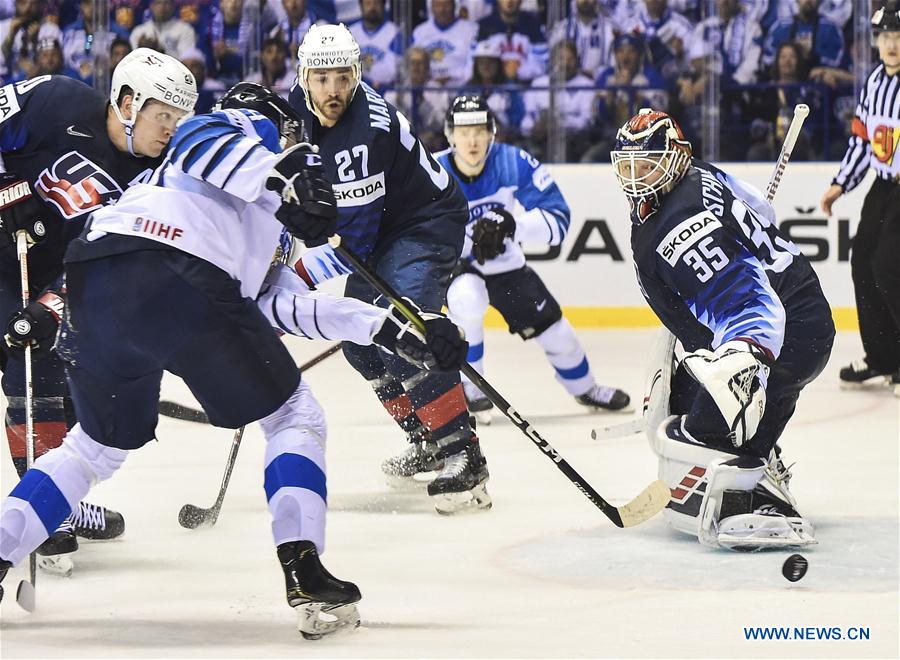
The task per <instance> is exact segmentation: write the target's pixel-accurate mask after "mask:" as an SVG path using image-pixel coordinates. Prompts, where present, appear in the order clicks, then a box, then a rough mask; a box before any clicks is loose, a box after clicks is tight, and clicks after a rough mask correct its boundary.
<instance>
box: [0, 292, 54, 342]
mask: <svg viewBox="0 0 900 660" xmlns="http://www.w3.org/2000/svg"><path fill="white" fill-rule="evenodd" d="M64 309H65V300H64V299H63V298H62V296H60V295H59V294H58V293H56V292H54V291H47V292H46V293H45V294H44V295H42V296H41V297H40V298H38V299H37V300H34V301H32V302H30V303H29V304H28V307H26V308H25V309H21V310H19V311H18V312H14V313H13V314H12V316H10V317H9V321H8V322H7V324H6V337H5V339H6V345H7V346H8V347H9V349H8V350H9V352H10V353H13V354H22V353H24V352H25V347H26V346H31V350H32V351H33V352H34V355H35V357H37V356H40V355H46V354H47V353H49V352H50V349H52V348H53V346H54V344H56V333H57V331H58V330H59V319H60V317H61V316H62V314H63V310H64Z"/></svg>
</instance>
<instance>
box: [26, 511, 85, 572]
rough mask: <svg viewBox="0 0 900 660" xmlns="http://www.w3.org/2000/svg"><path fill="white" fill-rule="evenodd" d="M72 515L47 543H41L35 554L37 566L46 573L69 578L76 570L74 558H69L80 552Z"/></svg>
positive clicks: (61, 524)
mask: <svg viewBox="0 0 900 660" xmlns="http://www.w3.org/2000/svg"><path fill="white" fill-rule="evenodd" d="M72 518H73V516H72V515H69V516H68V517H67V518H66V519H65V520H63V521H62V522H61V523H60V524H59V527H57V528H56V531H55V532H53V533H52V534H51V535H50V538H48V539H47V540H46V541H44V542H43V543H41V544H40V545H39V546H38V547H37V550H35V553H36V554H37V555H38V557H37V565H38V568H40V569H41V570H42V571H44V572H45V573H49V574H51V575H58V576H60V577H69V576H70V575H72V571H73V570H74V568H75V564H74V563H73V562H72V558H71V557H70V556H69V555H71V554H72V553H73V552H75V551H76V550H78V539H77V538H75V528H74V526H73V525H72Z"/></svg>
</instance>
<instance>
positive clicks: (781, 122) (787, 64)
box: [747, 41, 822, 161]
mask: <svg viewBox="0 0 900 660" xmlns="http://www.w3.org/2000/svg"><path fill="white" fill-rule="evenodd" d="M772 82H773V83H776V84H777V85H784V87H774V86H773V87H769V88H767V89H766V90H765V91H762V92H756V93H755V94H754V95H753V97H752V103H751V106H750V119H751V120H752V123H751V127H750V137H751V140H752V141H753V143H752V144H751V145H750V149H749V151H748V152H747V160H751V161H754V160H765V161H772V160H775V159H776V158H777V157H778V153H779V152H780V150H781V144H782V142H784V137H785V134H786V133H787V129H788V126H790V124H791V119H792V117H793V115H794V106H796V105H797V104H798V103H805V104H806V105H808V106H809V107H810V118H809V120H807V121H806V123H805V124H804V125H803V131H802V132H801V133H800V135H799V136H798V138H797V144H796V146H795V147H794V151H793V155H792V156H791V157H792V158H794V159H795V160H810V158H811V156H812V149H811V141H810V137H809V136H810V131H811V128H812V127H813V126H814V125H815V122H816V121H817V119H819V118H820V117H821V111H822V103H821V98H820V96H819V94H818V93H817V91H816V90H815V88H813V87H812V86H811V85H803V83H808V82H809V64H808V62H807V60H806V54H805V53H804V51H803V48H801V47H800V45H799V44H796V43H794V42H793V41H787V42H785V43H783V44H781V46H779V47H778V52H777V54H776V56H775V67H774V76H773V78H772Z"/></svg>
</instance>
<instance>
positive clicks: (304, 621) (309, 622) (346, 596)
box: [278, 541, 362, 639]
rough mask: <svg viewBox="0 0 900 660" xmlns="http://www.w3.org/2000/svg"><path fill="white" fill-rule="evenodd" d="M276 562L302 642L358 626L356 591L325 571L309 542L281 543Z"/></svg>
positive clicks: (357, 597)
mask: <svg viewBox="0 0 900 660" xmlns="http://www.w3.org/2000/svg"><path fill="white" fill-rule="evenodd" d="M278 560H279V561H280V562H281V568H282V570H283V571H284V582H285V587H286V589H287V602H288V605H290V606H291V607H293V608H294V609H295V610H297V615H298V617H299V620H298V624H297V625H298V628H299V630H300V632H301V634H302V635H303V637H304V638H305V639H320V638H321V637H323V636H324V635H328V634H331V633H333V632H336V631H338V630H340V629H342V628H347V627H354V628H355V627H356V626H358V625H359V611H358V610H357V609H356V605H355V603H357V602H358V601H359V599H360V598H361V597H362V596H361V595H360V593H359V589H358V588H357V587H356V585H355V584H353V583H352V582H345V581H344V580H338V579H337V578H336V577H334V576H333V575H332V574H331V573H329V572H328V571H327V570H325V567H324V566H322V562H320V561H319V553H318V552H316V546H315V545H313V543H312V541H291V542H289V543H282V544H281V545H279V546H278Z"/></svg>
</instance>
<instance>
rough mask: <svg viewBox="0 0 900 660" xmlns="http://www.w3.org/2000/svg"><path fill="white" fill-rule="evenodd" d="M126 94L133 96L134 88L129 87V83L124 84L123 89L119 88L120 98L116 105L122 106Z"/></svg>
mask: <svg viewBox="0 0 900 660" xmlns="http://www.w3.org/2000/svg"><path fill="white" fill-rule="evenodd" d="M126 96H131V97H132V98H133V97H134V90H133V89H131V87H129V86H128V85H122V89H120V90H119V98H117V99H116V105H117V106H119V107H121V106H122V99H124V98H125V97H126Z"/></svg>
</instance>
